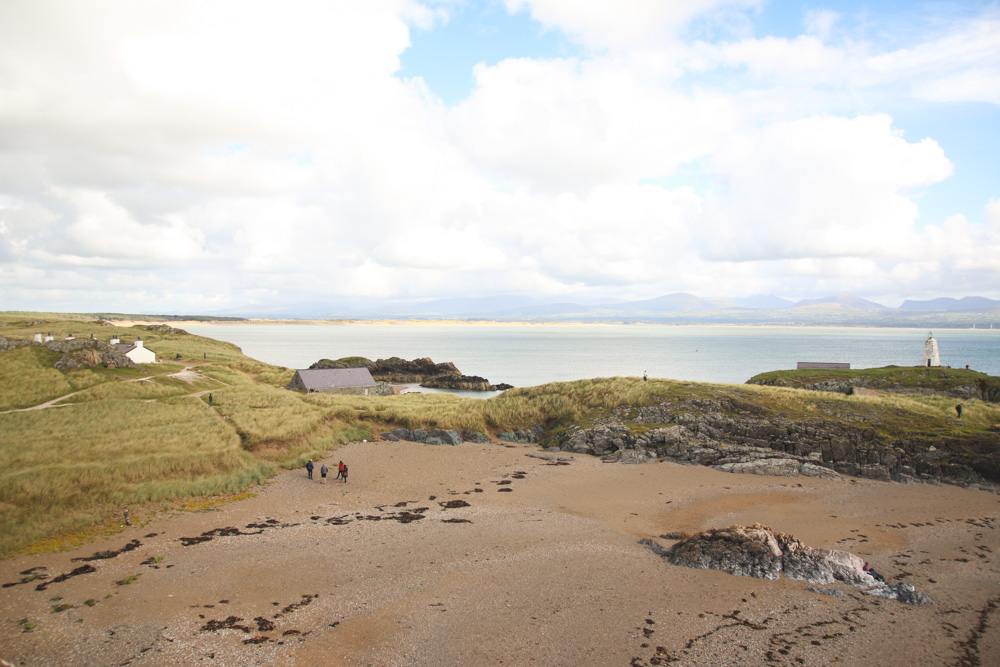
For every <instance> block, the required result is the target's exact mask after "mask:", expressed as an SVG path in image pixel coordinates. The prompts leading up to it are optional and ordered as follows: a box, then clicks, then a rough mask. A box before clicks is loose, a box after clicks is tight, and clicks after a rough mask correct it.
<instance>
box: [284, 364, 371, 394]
mask: <svg viewBox="0 0 1000 667" xmlns="http://www.w3.org/2000/svg"><path fill="white" fill-rule="evenodd" d="M295 373H296V374H297V375H298V376H299V379H301V380H302V386H304V387H305V388H306V391H310V390H313V389H317V390H318V389H342V388H345V387H374V386H375V380H374V379H373V378H372V374H371V373H370V372H368V369H367V368H310V369H306V370H299V371H295Z"/></svg>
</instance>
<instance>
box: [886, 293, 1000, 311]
mask: <svg viewBox="0 0 1000 667" xmlns="http://www.w3.org/2000/svg"><path fill="white" fill-rule="evenodd" d="M899 309H900V310H921V311H925V312H926V311H931V312H939V313H972V312H975V313H988V312H1000V301H997V300H996V299H987V298H986V297H984V296H966V297H962V298H961V299H952V298H951V297H942V298H940V299H931V300H930V301H914V300H912V299H907V300H906V301H904V302H903V305H902V306H900V307H899Z"/></svg>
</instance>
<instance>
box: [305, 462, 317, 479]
mask: <svg viewBox="0 0 1000 667" xmlns="http://www.w3.org/2000/svg"><path fill="white" fill-rule="evenodd" d="M315 467H316V465H315V464H314V463H313V460H312V459H309V463H307V464H306V473H308V475H309V479H312V478H313V468H315Z"/></svg>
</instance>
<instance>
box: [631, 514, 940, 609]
mask: <svg viewBox="0 0 1000 667" xmlns="http://www.w3.org/2000/svg"><path fill="white" fill-rule="evenodd" d="M649 542H652V540H649ZM656 551H657V552H658V553H660V554H661V555H662V556H663V557H664V558H666V559H667V560H668V561H669V562H671V563H672V564H674V565H681V566H684V567H693V568H701V569H710V570H721V571H722V572H728V573H729V574H735V575H739V576H744V577H756V578H758V579H779V578H780V576H781V575H782V574H784V575H785V577H786V578H788V579H794V580H798V581H805V582H808V583H811V584H832V583H834V582H837V581H840V582H843V583H846V584H850V585H851V586H857V587H859V588H862V589H864V591H865V592H866V593H868V594H870V595H877V596H879V597H883V598H889V599H898V600H900V601H901V602H905V603H906V604H917V605H922V604H932V602H931V600H930V598H928V597H927V596H926V595H925V594H923V593H919V592H917V591H916V590H914V588H913V586H911V585H909V584H905V583H900V584H887V583H886V582H885V581H884V580H883V579H882V578H881V577H880V576H877V575H875V574H874V573H873V572H871V571H870V570H867V569H866V567H865V565H866V564H865V562H864V560H862V559H861V558H860V557H859V556H856V555H854V554H852V553H849V552H847V551H840V550H837V549H815V548H813V547H809V546H806V545H805V544H803V543H802V542H800V541H799V540H797V539H795V538H794V537H792V536H791V535H789V534H787V533H779V532H776V531H774V530H772V529H771V528H769V527H767V526H764V525H761V524H754V525H752V526H730V527H728V528H713V529H711V530H706V531H704V532H701V533H698V534H696V535H693V536H691V537H688V538H686V539H682V540H681V541H679V542H677V543H676V544H674V545H673V546H672V547H671V548H670V549H667V550H665V551H664V550H662V548H660V549H658V550H656Z"/></svg>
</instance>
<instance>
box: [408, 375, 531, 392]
mask: <svg viewBox="0 0 1000 667" xmlns="http://www.w3.org/2000/svg"><path fill="white" fill-rule="evenodd" d="M420 386H421V387H428V388H433V389H462V390H465V391H505V390H507V389H513V386H512V385H509V384H504V383H500V384H490V381H489V380H487V379H486V378H483V377H479V376H478V375H438V376H437V377H433V378H430V379H428V380H424V381H423V382H421V383H420Z"/></svg>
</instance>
